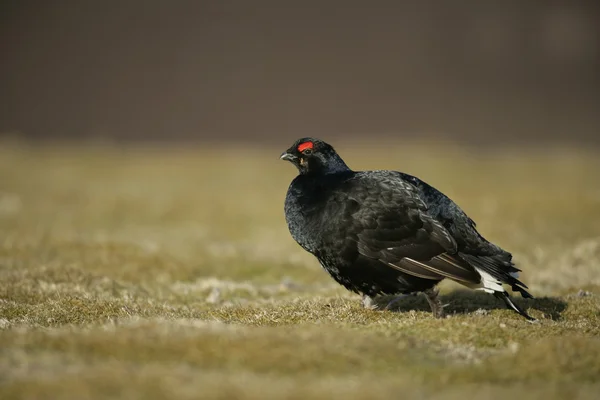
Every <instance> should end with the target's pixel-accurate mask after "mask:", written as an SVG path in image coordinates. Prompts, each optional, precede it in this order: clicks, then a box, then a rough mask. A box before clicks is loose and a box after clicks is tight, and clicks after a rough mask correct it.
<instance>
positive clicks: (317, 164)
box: [280, 137, 349, 175]
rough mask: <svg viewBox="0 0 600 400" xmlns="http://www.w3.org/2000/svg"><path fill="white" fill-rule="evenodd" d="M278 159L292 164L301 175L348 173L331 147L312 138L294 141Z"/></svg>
mask: <svg viewBox="0 0 600 400" xmlns="http://www.w3.org/2000/svg"><path fill="white" fill-rule="evenodd" d="M280 158H281V159H282V160H286V161H289V162H291V163H292V164H294V165H295V166H296V168H298V171H299V172H300V174H301V175H309V174H311V175H312V174H314V175H319V174H320V175H325V174H331V173H336V172H343V171H349V168H348V166H347V165H346V163H344V161H343V160H342V159H341V157H340V156H339V155H338V154H337V153H336V151H335V150H334V149H333V147H331V145H329V144H327V143H325V142H324V141H322V140H319V139H314V138H308V137H307V138H302V139H298V140H296V142H294V144H293V145H292V147H290V148H289V149H287V150H286V151H284V152H283V154H282V155H281V157H280Z"/></svg>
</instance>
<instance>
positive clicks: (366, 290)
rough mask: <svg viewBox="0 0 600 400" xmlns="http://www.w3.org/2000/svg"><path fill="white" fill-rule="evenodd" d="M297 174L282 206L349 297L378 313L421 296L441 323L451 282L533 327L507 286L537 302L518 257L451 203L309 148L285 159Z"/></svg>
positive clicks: (422, 186) (396, 175)
mask: <svg viewBox="0 0 600 400" xmlns="http://www.w3.org/2000/svg"><path fill="white" fill-rule="evenodd" d="M281 159H282V160H286V161H290V162H291V163H292V164H294V165H295V166H296V167H297V168H298V171H299V175H298V176H297V177H296V178H295V179H294V180H293V181H292V183H291V185H290V187H289V189H288V192H287V195H286V199H285V218H286V221H287V224H288V227H289V230H290V233H291V234H292V237H293V238H294V239H295V240H296V242H298V244H300V246H302V247H303V248H304V249H305V250H306V251H308V252H310V253H311V254H313V255H314V256H315V257H317V259H318V260H319V262H320V263H321V265H322V266H323V267H324V268H325V270H327V272H329V274H330V275H331V276H332V277H333V279H335V280H336V281H337V282H338V283H340V284H341V285H343V286H345V287H346V289H348V290H350V291H353V292H356V293H359V294H361V295H362V296H363V305H364V306H365V307H371V308H373V304H374V302H373V298H374V297H375V296H377V295H380V294H387V295H393V294H411V293H417V292H423V293H424V294H425V295H426V297H427V301H428V302H429V304H430V306H431V310H432V312H433V315H434V316H435V317H438V318H440V317H442V316H443V306H442V304H441V302H440V300H439V299H438V290H437V289H436V285H437V284H438V283H439V282H440V281H442V280H443V279H445V278H448V279H451V280H453V281H456V282H458V283H461V284H463V285H465V286H467V287H470V288H473V289H478V290H482V291H485V292H487V293H491V294H493V295H495V296H496V297H498V298H500V299H502V300H503V301H504V303H505V304H506V306H507V307H508V308H510V309H512V310H514V311H515V312H517V313H519V314H521V315H522V316H523V317H525V318H527V319H528V320H533V318H532V317H531V316H529V315H528V314H527V313H526V312H525V311H524V310H522V309H521V308H520V307H518V306H517V305H516V304H515V303H513V301H512V300H511V299H510V297H509V295H508V293H507V292H506V290H505V289H504V287H503V284H507V285H510V286H511V288H512V290H513V291H515V292H520V293H521V295H522V296H523V297H525V298H532V296H531V294H529V293H528V292H527V290H526V289H527V286H525V284H523V282H521V281H520V280H519V279H518V272H519V271H520V270H519V269H517V268H516V267H515V266H514V264H513V262H512V255H511V254H510V253H509V252H507V251H505V250H503V249H501V248H500V247H498V246H496V245H495V244H493V243H490V242H488V241H487V240H486V239H485V238H484V237H483V236H481V235H480V234H479V232H477V229H476V228H475V222H473V220H471V219H470V218H469V217H468V216H467V215H466V214H465V213H464V212H463V211H462V210H461V209H460V208H459V207H458V206H457V205H456V204H455V203H454V202H453V201H452V200H450V199H449V198H448V197H447V196H445V195H444V194H443V193H441V192H440V191H438V190H437V189H435V188H433V187H432V186H430V185H428V184H427V183H425V182H423V181H422V180H420V179H418V178H416V177H414V176H411V175H408V174H405V173H402V172H397V171H384V170H381V171H361V172H355V171H352V170H351V169H350V168H348V166H347V165H346V163H344V161H343V160H342V159H341V157H340V156H339V155H338V154H337V153H336V151H335V150H334V149H333V147H332V146H330V145H329V144H327V143H325V142H323V141H321V140H319V139H314V138H303V139H299V140H298V141H296V142H295V143H294V144H293V145H292V147H290V148H289V149H288V150H286V151H285V152H284V153H283V154H282V155H281Z"/></svg>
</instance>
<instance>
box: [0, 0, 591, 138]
mask: <svg viewBox="0 0 600 400" xmlns="http://www.w3.org/2000/svg"><path fill="white" fill-rule="evenodd" d="M0 4H1V6H0V7H1V9H0V51H1V60H0V93H1V95H0V96H1V97H0V102H1V104H0V132H2V133H4V134H14V133H15V132H17V133H20V134H22V135H25V136H28V137H31V138H35V139H39V138H55V137H60V138H64V137H68V138H71V137H72V138H88V137H99V136H100V137H106V138H113V139H116V140H134V139H135V140H137V139H144V140H161V141H162V140H172V139H203V140H213V141H214V140H246V141H257V140H259V141H277V142H278V143H279V142H282V143H285V144H286V145H287V144H289V143H288V142H289V141H291V140H292V139H293V138H294V137H296V136H303V135H315V136H323V137H326V138H331V137H333V136H337V137H340V136H347V135H353V136H356V137H362V138H372V137H374V136H376V135H393V136H395V137H411V138H415V137H417V138H428V139H435V138H444V139H445V140H452V141H457V142H465V143H476V144H480V143H490V141H492V142H493V143H507V142H508V143H510V142H517V143H521V142H529V143H534V144H536V145H538V144H541V143H565V142H566V143H568V142H577V143H595V144H600V116H599V111H600V107H599V106H600V73H599V71H600V50H599V49H600V6H599V5H598V2H594V1H566V0H565V1H533V0H531V1H524V0H515V1H513V0H510V1H476V0H472V1H466V0H464V1H374V2H367V1H322V2H310V1H301V2H297V1H294V2H292V1H216V0H215V1H184V0H180V1H171V2H169V1H166V0H165V1H142V0H138V1H131V0H127V1H110V0H108V1H89V0H73V1H64V0H63V1H58V0H55V1H25V0H3V1H1V2H0Z"/></svg>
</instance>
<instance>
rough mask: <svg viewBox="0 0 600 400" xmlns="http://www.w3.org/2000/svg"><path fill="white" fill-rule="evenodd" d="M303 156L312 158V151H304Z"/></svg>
mask: <svg viewBox="0 0 600 400" xmlns="http://www.w3.org/2000/svg"><path fill="white" fill-rule="evenodd" d="M302 154H304V155H305V156H310V155H311V154H312V149H304V150H303V151H302Z"/></svg>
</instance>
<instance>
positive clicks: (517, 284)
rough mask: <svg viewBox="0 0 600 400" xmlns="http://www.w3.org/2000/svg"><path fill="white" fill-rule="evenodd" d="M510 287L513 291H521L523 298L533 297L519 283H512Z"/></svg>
mask: <svg viewBox="0 0 600 400" xmlns="http://www.w3.org/2000/svg"><path fill="white" fill-rule="evenodd" d="M523 286H525V285H523ZM526 287H527V286H525V288H526ZM511 288H512V290H513V292H519V293H521V296H523V298H525V299H533V298H534V297H533V295H532V294H531V293H529V292H528V291H527V290H525V289H524V288H522V287H521V286H519V283H515V284H513V285H512V287H511Z"/></svg>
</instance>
